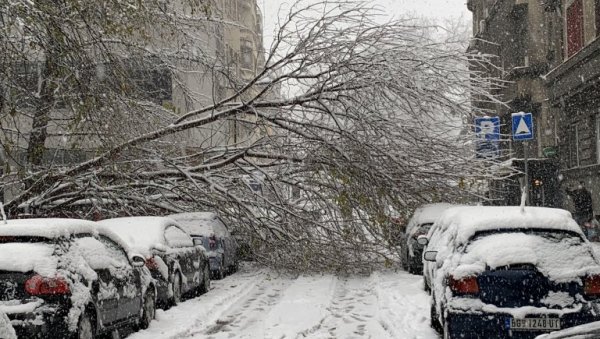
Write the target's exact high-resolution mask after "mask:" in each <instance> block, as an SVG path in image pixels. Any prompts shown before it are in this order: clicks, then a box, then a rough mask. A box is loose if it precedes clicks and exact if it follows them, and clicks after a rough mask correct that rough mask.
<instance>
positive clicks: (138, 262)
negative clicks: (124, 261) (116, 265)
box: [130, 254, 146, 267]
mask: <svg viewBox="0 0 600 339" xmlns="http://www.w3.org/2000/svg"><path fill="white" fill-rule="evenodd" d="M130 260H131V266H133V267H144V265H146V259H144V257H143V256H141V255H139V254H132V255H131V258H130Z"/></svg>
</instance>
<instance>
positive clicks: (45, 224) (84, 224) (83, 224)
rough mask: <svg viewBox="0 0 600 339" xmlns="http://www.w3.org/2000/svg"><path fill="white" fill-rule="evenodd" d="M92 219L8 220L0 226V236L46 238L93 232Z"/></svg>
mask: <svg viewBox="0 0 600 339" xmlns="http://www.w3.org/2000/svg"><path fill="white" fill-rule="evenodd" d="M95 228H96V224H95V223H94V222H93V221H87V220H78V219H59V218H48V219H22V220H9V221H8V222H7V223H6V224H3V225H2V227H0V236H32V237H42V238H48V239H55V238H59V237H69V236H71V235H73V234H78V233H89V234H92V233H94V232H95Z"/></svg>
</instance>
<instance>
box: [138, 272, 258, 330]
mask: <svg viewBox="0 0 600 339" xmlns="http://www.w3.org/2000/svg"><path fill="white" fill-rule="evenodd" d="M267 277H268V274H266V273H265V271H263V270H260V271H257V272H256V271H255V272H245V273H243V272H240V273H238V274H236V275H233V276H230V277H227V278H225V279H223V280H220V281H213V282H212V288H211V290H210V291H209V292H208V293H206V294H204V295H202V296H200V297H197V298H195V299H192V300H188V301H185V302H183V303H182V304H180V305H178V306H175V307H173V308H171V309H170V310H168V311H161V310H158V311H157V316H156V320H158V321H153V322H152V323H151V324H150V327H149V328H148V329H147V330H143V331H140V332H137V333H133V334H132V335H130V336H129V337H127V339H156V338H161V339H183V338H190V337H192V336H194V334H196V333H200V332H202V331H204V330H206V328H208V327H209V326H210V325H212V324H213V323H215V322H216V321H217V320H218V318H219V317H220V315H221V314H223V313H225V312H227V311H228V310H229V309H230V308H232V307H233V306H234V305H237V304H239V303H240V301H241V300H243V299H244V298H245V297H246V296H247V295H248V294H249V293H252V291H253V290H254V289H256V288H257V286H258V285H259V284H261V283H262V282H264V280H265V279H267ZM190 317H192V319H190Z"/></svg>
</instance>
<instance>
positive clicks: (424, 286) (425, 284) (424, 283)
mask: <svg viewBox="0 0 600 339" xmlns="http://www.w3.org/2000/svg"><path fill="white" fill-rule="evenodd" d="M423 291H425V292H427V294H431V288H429V284H427V279H425V277H423Z"/></svg>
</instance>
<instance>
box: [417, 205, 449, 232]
mask: <svg viewBox="0 0 600 339" xmlns="http://www.w3.org/2000/svg"><path fill="white" fill-rule="evenodd" d="M454 206H456V205H452V204H447V203H439V204H427V205H423V206H421V207H419V208H417V209H416V210H415V213H414V214H413V216H412V218H410V221H409V222H408V225H407V226H406V233H410V232H411V231H412V230H413V228H415V227H417V226H419V225H423V224H433V223H434V222H435V221H436V220H437V219H438V218H439V217H440V215H442V213H444V211H445V210H447V209H449V208H451V207H454Z"/></svg>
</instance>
